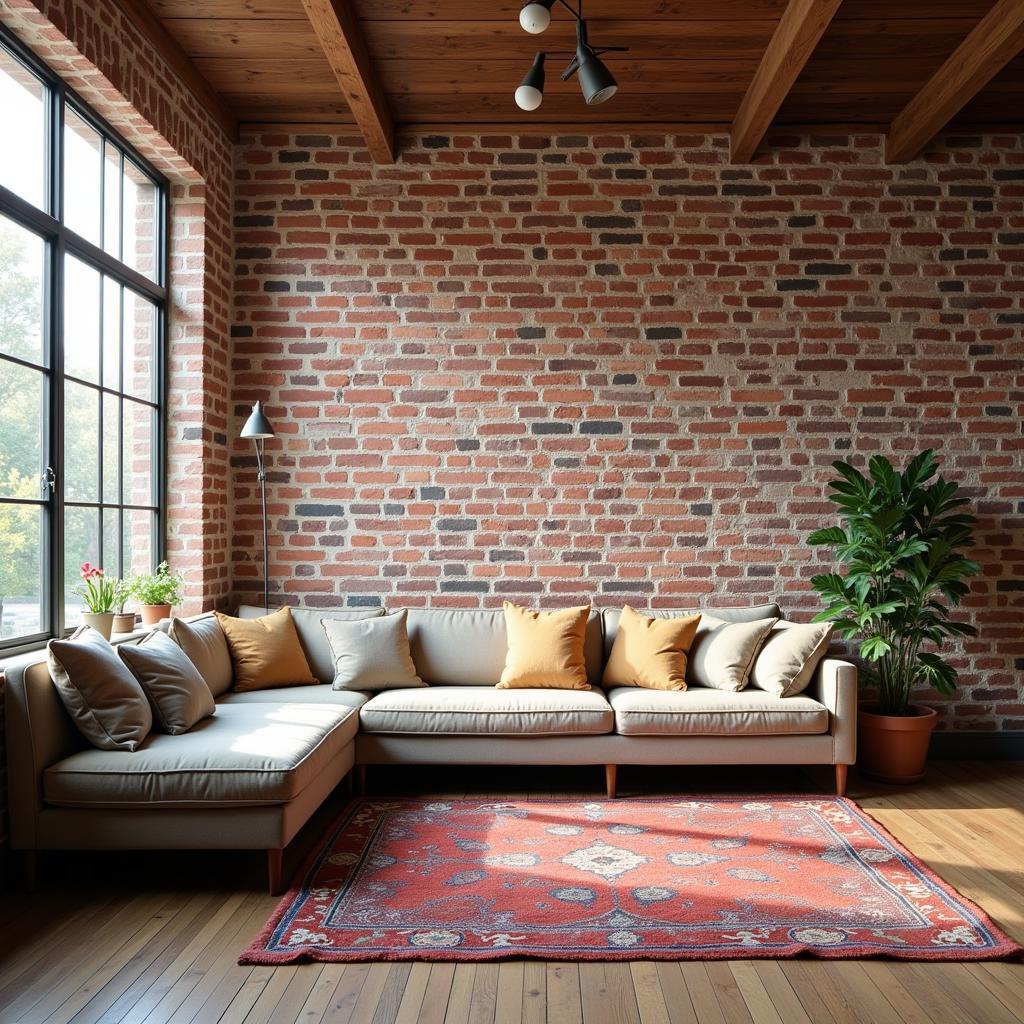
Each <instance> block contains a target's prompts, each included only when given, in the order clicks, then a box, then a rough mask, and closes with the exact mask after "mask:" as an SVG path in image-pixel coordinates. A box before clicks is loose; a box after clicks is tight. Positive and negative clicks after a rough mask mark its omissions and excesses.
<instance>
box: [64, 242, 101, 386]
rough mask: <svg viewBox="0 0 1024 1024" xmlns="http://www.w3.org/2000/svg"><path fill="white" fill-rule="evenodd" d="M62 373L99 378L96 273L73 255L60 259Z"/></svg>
mask: <svg viewBox="0 0 1024 1024" xmlns="http://www.w3.org/2000/svg"><path fill="white" fill-rule="evenodd" d="M64 372H65V373H66V374H68V376H70V377H78V378H79V379H81V380H89V381H94V382H96V383H98V382H99V379H100V376H99V374H100V273H99V271H98V270H93V269H92V267H88V266H86V265H85V264H84V263H82V261H81V260H76V259H75V257H74V256H67V257H66V258H65V260H64Z"/></svg>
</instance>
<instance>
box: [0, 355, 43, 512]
mask: <svg viewBox="0 0 1024 1024" xmlns="http://www.w3.org/2000/svg"><path fill="white" fill-rule="evenodd" d="M43 381H44V377H43V373H42V371H40V370H32V369H30V368H29V367H27V366H20V365H19V364H18V363H11V362H8V361H7V360H6V359H0V495H3V496H4V497H6V498H38V497H40V492H39V480H40V477H41V476H42V473H43Z"/></svg>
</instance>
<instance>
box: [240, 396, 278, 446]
mask: <svg viewBox="0 0 1024 1024" xmlns="http://www.w3.org/2000/svg"><path fill="white" fill-rule="evenodd" d="M273 436H274V428H273V427H272V426H271V425H270V420H268V419H267V417H266V416H264V415H263V409H262V408H261V407H260V403H259V402H257V403H256V404H255V405H254V406H253V407H252V412H251V413H250V415H249V418H248V419H247V420H246V421H245V426H244V427H242V433H241V434H239V437H244V438H247V439H248V440H250V441H265V440H266V439H267V438H268V437H273Z"/></svg>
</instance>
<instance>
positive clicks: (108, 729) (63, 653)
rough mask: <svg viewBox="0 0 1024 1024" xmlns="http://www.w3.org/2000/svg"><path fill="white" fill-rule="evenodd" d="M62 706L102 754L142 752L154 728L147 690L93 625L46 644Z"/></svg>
mask: <svg viewBox="0 0 1024 1024" xmlns="http://www.w3.org/2000/svg"><path fill="white" fill-rule="evenodd" d="M46 660H47V664H48V666H49V669H50V677H51V678H52V679H53V683H54V686H55V687H56V688H57V693H58V694H59V695H60V699H61V702H62V703H63V705H64V707H65V708H67V712H68V714H69V715H70V716H71V718H72V721H74V723H75V725H76V726H77V728H78V731H79V732H80V733H81V734H82V735H83V736H84V737H85V738H86V739H87V740H88V741H89V742H90V743H91V744H92V745H93V746H94V747H99V748H100V750H138V748H139V745H140V744H141V743H142V741H143V740H144V739H145V738H146V737H147V736H148V735H149V731H150V729H152V728H153V713H152V711H151V710H150V708H149V701H148V700H147V699H146V695H145V693H143V692H142V687H141V686H139V684H138V682H137V681H136V679H135V676H133V675H132V674H131V672H129V671H128V669H127V667H126V666H125V665H124V663H123V662H122V661H121V659H120V658H119V657H118V656H117V651H116V650H114V648H113V647H112V646H111V645H110V644H109V643H108V642H107V641H106V640H105V639H104V638H103V637H102V636H101V635H100V634H99V633H97V632H96V630H95V629H93V628H92V627H91V626H80V627H79V628H78V629H76V630H75V631H74V633H72V634H71V636H69V637H68V638H67V639H66V640H51V641H50V642H49V643H48V644H47V645H46Z"/></svg>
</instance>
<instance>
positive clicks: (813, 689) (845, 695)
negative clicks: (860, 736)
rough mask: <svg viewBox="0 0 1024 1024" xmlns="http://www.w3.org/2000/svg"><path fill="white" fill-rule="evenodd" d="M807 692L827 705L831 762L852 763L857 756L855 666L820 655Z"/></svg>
mask: <svg viewBox="0 0 1024 1024" xmlns="http://www.w3.org/2000/svg"><path fill="white" fill-rule="evenodd" d="M807 694H808V696H809V697H814V698H815V699H816V700H818V701H820V702H821V703H822V704H824V705H825V707H827V708H828V711H829V721H830V729H831V732H832V744H833V747H832V749H833V760H834V762H835V763H836V764H853V763H854V762H855V761H856V760H857V666H856V665H853V664H851V663H850V662H848V661H840V660H839V659H838V658H822V660H821V662H820V663H819V665H818V669H817V671H816V672H815V673H814V677H813V678H812V679H811V685H810V686H809V687H808V688H807Z"/></svg>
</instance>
